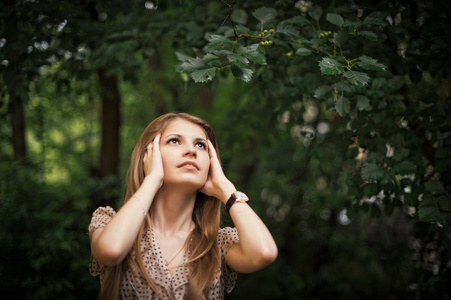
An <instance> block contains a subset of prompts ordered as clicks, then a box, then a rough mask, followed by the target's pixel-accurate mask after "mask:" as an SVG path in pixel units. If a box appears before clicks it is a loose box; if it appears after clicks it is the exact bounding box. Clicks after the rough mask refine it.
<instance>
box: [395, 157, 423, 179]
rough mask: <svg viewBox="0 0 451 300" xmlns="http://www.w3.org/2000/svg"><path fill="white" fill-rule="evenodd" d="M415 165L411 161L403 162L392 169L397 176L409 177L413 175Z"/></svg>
mask: <svg viewBox="0 0 451 300" xmlns="http://www.w3.org/2000/svg"><path fill="white" fill-rule="evenodd" d="M416 168H417V167H416V165H415V164H414V163H413V162H411V161H407V160H406V161H403V162H401V163H399V164H397V165H395V166H394V167H393V169H394V170H395V172H396V174H399V175H410V174H412V173H415V170H416Z"/></svg>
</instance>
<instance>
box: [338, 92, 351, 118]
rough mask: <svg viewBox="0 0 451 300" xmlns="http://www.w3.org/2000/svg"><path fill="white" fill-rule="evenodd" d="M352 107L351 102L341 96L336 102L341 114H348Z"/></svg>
mask: <svg viewBox="0 0 451 300" xmlns="http://www.w3.org/2000/svg"><path fill="white" fill-rule="evenodd" d="M350 108H351V103H350V102H349V100H348V99H347V98H344V97H339V98H338V99H337V101H336V102H335V109H336V110H337V113H338V114H339V115H340V116H342V117H343V116H344V115H346V114H347V113H348V112H349V110H350Z"/></svg>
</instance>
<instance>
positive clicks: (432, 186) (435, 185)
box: [424, 180, 445, 194]
mask: <svg viewBox="0 0 451 300" xmlns="http://www.w3.org/2000/svg"><path fill="white" fill-rule="evenodd" d="M424 187H425V188H426V191H428V192H431V193H432V194H441V193H444V192H445V187H444V186H443V183H442V182H441V181H438V180H431V181H428V182H426V183H425V184H424Z"/></svg>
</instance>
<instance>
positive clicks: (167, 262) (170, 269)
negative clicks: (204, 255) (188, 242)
mask: <svg viewBox="0 0 451 300" xmlns="http://www.w3.org/2000/svg"><path fill="white" fill-rule="evenodd" d="M183 248H185V243H183V246H182V248H180V250H179V251H178V252H177V253H176V254H175V255H174V257H173V258H172V259H171V260H170V261H167V260H166V259H165V260H164V261H165V262H166V266H167V267H168V269H169V271H170V272H171V273H172V268H171V267H170V266H169V265H170V264H171V262H172V261H173V260H174V259H175V258H176V257H177V256H178V255H179V254H180V252H182V250H183ZM177 267H178V266H176V268H177Z"/></svg>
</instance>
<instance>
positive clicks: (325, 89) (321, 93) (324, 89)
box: [313, 85, 333, 99]
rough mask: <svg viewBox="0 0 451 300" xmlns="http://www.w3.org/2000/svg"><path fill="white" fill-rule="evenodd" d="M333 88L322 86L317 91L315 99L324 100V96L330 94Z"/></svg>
mask: <svg viewBox="0 0 451 300" xmlns="http://www.w3.org/2000/svg"><path fill="white" fill-rule="evenodd" d="M332 89H333V88H332V87H331V86H330V85H322V86H320V87H318V88H317V89H316V90H315V94H313V96H314V97H315V98H318V99H320V98H322V97H323V96H324V95H326V94H327V93H329V92H330V91H331V90H332Z"/></svg>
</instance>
